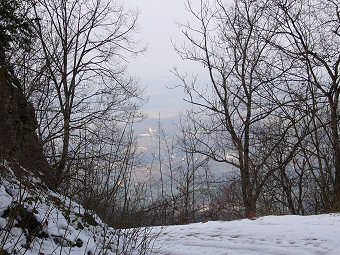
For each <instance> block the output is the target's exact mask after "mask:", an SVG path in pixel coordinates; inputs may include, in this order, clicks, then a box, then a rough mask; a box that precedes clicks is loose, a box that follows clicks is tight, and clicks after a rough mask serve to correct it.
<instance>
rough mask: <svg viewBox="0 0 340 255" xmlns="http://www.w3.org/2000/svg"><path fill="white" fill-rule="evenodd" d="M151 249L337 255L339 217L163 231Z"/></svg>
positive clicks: (180, 254)
mask: <svg viewBox="0 0 340 255" xmlns="http://www.w3.org/2000/svg"><path fill="white" fill-rule="evenodd" d="M154 248H155V249H158V250H159V252H160V253H159V254H164V255H189V254H195V255H209V254H213V255H236V254H237V255H239V254H242V255H261V254H263V255H268V254H272V255H289V254H294V255H297V254H299V255H305V254H306V255H307V254H308V255H311V254H315V255H316V254H318V255H321V254H327V255H338V254H340V215H338V214H326V215H315V216H266V217H261V218H258V219H257V220H240V221H231V222H206V223H196V224H190V225H183V226H170V227H167V228H166V229H163V230H162V232H161V233H160V235H159V238H158V239H157V240H156V242H155V246H154Z"/></svg>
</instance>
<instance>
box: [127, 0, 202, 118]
mask: <svg viewBox="0 0 340 255" xmlns="http://www.w3.org/2000/svg"><path fill="white" fill-rule="evenodd" d="M197 2H198V1H197ZM124 4H125V6H126V7H128V8H131V9H136V8H138V9H139V11H140V17H139V22H138V23H139V27H140V34H139V37H140V38H141V39H142V41H143V42H144V43H145V44H146V45H147V52H146V53H144V54H143V55H140V56H139V57H138V58H137V59H132V60H131V63H130V65H129V70H130V72H131V73H132V74H133V75H135V76H136V77H138V78H139V80H140V83H141V85H143V86H146V87H147V91H146V94H147V95H149V96H150V100H149V103H148V104H147V105H146V106H145V107H144V111H145V112H146V113H148V115H149V116H150V117H153V116H158V112H160V113H161V115H162V117H166V116H167V115H173V114H177V113H178V112H179V111H180V110H181V109H183V107H185V104H184V102H183V98H184V96H185V95H184V93H183V91H182V90H181V89H176V90H168V89H167V88H166V87H171V86H173V85H175V84H178V83H179V81H178V80H177V79H176V78H175V77H174V75H173V74H171V73H170V70H171V69H172V68H173V67H175V66H176V67H178V69H179V70H180V71H181V72H183V73H189V74H191V73H192V74H195V73H199V72H201V68H200V67H199V66H198V65H195V64H194V63H188V62H183V61H182V60H181V59H180V57H179V56H177V54H176V53H175V51H174V50H173V46H172V43H171V39H172V40H173V41H175V42H177V43H178V44H181V42H183V40H184V38H183V36H182V35H181V31H180V29H179V28H178V25H177V24H176V22H180V23H185V22H187V21H188V20H191V16H190V15H189V13H188V12H187V11H186V9H185V0H166V1H165V0H163V1H162V0H125V1H124Z"/></svg>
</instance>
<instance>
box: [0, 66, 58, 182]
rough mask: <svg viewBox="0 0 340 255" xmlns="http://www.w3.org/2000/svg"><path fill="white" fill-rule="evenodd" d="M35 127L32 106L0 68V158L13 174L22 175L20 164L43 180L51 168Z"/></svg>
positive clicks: (7, 72) (15, 81)
mask: <svg viewBox="0 0 340 255" xmlns="http://www.w3.org/2000/svg"><path fill="white" fill-rule="evenodd" d="M37 126H38V123H37V120H36V117H35V112H34V108H33V106H32V104H31V103H29V102H28V101H27V99H26V98H25V95H24V93H23V91H22V89H21V88H20V83H19V82H18V81H17V80H16V79H15V78H13V76H12V75H11V74H10V72H9V71H7V69H5V68H0V159H1V160H3V159H6V161H8V162H9V163H11V164H12V165H11V168H12V170H13V171H14V172H15V174H16V175H19V176H20V174H21V175H25V173H22V171H21V167H20V166H22V167H23V168H25V169H27V170H28V171H30V172H33V173H34V174H36V175H37V176H38V177H41V178H42V179H44V180H45V181H46V180H47V179H48V175H49V174H51V171H50V168H49V165H48V163H47V160H46V158H45V156H44V154H43V148H42V145H41V144H40V142H39V139H38V137H37V134H36V129H37Z"/></svg>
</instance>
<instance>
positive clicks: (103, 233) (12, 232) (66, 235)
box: [0, 166, 147, 255]
mask: <svg viewBox="0 0 340 255" xmlns="http://www.w3.org/2000/svg"><path fill="white" fill-rule="evenodd" d="M5 167H6V168H7V173H6V174H5V177H4V176H0V253H1V251H2V249H3V250H6V251H7V252H8V253H10V254H18V255H21V254H26V255H36V254H46V255H47V254H60V255H62V254H72V255H84V254H87V255H94V254H107V255H110V254H112V255H113V254H120V253H123V254H140V251H139V250H138V249H133V248H134V247H135V246H138V245H140V242H139V239H138V238H140V239H142V238H143V237H144V236H143V234H144V233H145V231H144V230H143V229H141V230H140V232H139V230H136V231H134V233H133V235H134V238H135V239H133V240H132V239H129V240H130V242H128V243H124V247H122V245H123V244H121V242H120V241H121V240H119V238H121V237H120V235H118V234H119V233H121V231H120V230H116V229H113V228H111V227H109V226H107V225H106V224H105V223H103V222H102V221H101V219H100V218H99V217H98V216H97V215H96V214H94V213H92V212H89V211H86V210H85V209H84V208H83V207H82V206H81V205H79V204H78V203H76V202H74V201H72V200H70V199H69V198H67V197H63V196H61V195H60V194H58V193H55V192H53V191H51V190H49V189H47V188H46V187H44V185H42V184H41V181H40V180H38V179H37V178H36V177H34V176H30V175H29V174H27V176H25V178H26V179H24V180H21V181H20V182H19V181H18V179H17V178H16V177H15V175H14V173H13V171H11V169H10V168H9V167H8V166H5ZM25 183H29V184H30V185H29V186H30V187H26V186H25ZM32 183H33V184H34V185H31V184H32ZM18 205H20V207H19V208H24V209H25V210H26V212H25V215H24V216H22V215H21V214H19V213H18V212H19V211H20V209H14V210H13V209H12V210H13V214H14V213H17V214H15V215H16V216H13V214H10V215H12V216H9V215H8V213H7V214H6V213H5V212H6V210H8V209H9V208H17V207H16V206H18ZM27 212H28V213H27ZM18 214H19V215H18ZM85 214H86V215H90V216H88V217H91V222H89V221H87V220H86V218H88V217H85ZM27 215H34V216H33V217H34V219H35V220H36V222H38V223H40V228H41V230H39V233H37V234H39V235H37V236H33V238H32V235H31V234H30V232H29V230H28V228H27V229H26V228H25V227H23V225H20V224H19V223H20V221H21V220H22V217H25V216H26V217H27ZM24 224H25V223H24ZM24 226H26V225H24ZM40 234H43V235H42V236H41V235H40ZM139 234H141V236H139ZM127 238H129V236H128V237H127ZM143 244H147V243H143ZM123 249H124V250H123ZM132 249H133V252H132V251H131V250H132Z"/></svg>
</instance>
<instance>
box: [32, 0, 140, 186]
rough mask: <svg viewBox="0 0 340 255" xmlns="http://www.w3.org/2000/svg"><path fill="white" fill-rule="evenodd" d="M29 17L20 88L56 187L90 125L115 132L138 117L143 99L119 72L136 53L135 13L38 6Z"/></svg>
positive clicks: (105, 5) (64, 0) (70, 4)
mask: <svg viewBox="0 0 340 255" xmlns="http://www.w3.org/2000/svg"><path fill="white" fill-rule="evenodd" d="M32 16H33V17H34V24H33V25H34V28H35V33H36V34H37V36H38V40H37V41H36V44H37V47H38V48H37V49H38V51H36V52H34V54H35V58H34V59H35V63H29V64H28V65H26V67H27V70H28V71H29V72H30V73H31V75H30V76H28V78H29V79H30V82H27V85H26V87H27V91H28V94H29V95H30V100H31V101H33V102H34V103H35V106H36V108H37V116H38V119H39V135H40V137H41V140H42V142H43V144H44V145H45V148H46V150H47V151H48V154H49V156H50V159H51V163H52V164H53V165H54V166H55V168H56V172H57V173H56V178H57V179H58V180H59V181H60V180H61V179H62V177H63V175H64V174H67V172H68V171H69V168H70V166H71V162H70V159H72V157H73V156H72V155H74V153H75V152H76V151H79V150H82V149H83V148H79V147H81V146H84V144H81V143H80V142H79V139H78V136H77V134H78V133H77V130H82V129H85V124H86V129H87V131H88V132H92V133H93V134H97V135H98V133H97V130H96V129H95V127H96V125H95V123H96V122H102V123H104V122H105V123H106V125H108V126H109V125H114V123H117V121H118V122H119V121H123V120H128V119H129V117H128V116H131V113H132V112H135V111H136V110H137V109H138V105H139V103H138V102H139V99H140V98H141V93H142V91H141V89H140V87H139V86H138V85H137V84H136V82H135V81H134V79H133V78H132V77H131V76H130V75H129V74H128V72H127V70H126V65H125V64H124V63H126V61H127V58H128V57H129V56H134V55H136V54H137V53H139V52H140V49H139V48H138V47H137V44H136V41H135V40H133V34H134V32H135V31H136V21H137V13H133V12H131V11H128V10H126V9H124V8H123V6H122V5H119V4H118V3H116V2H113V1H103V0H95V1H77V0H58V1H51V0H38V1H35V4H34V9H33V14H32ZM37 84H38V86H37ZM134 116H136V115H134ZM91 124H93V125H92V126H91Z"/></svg>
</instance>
